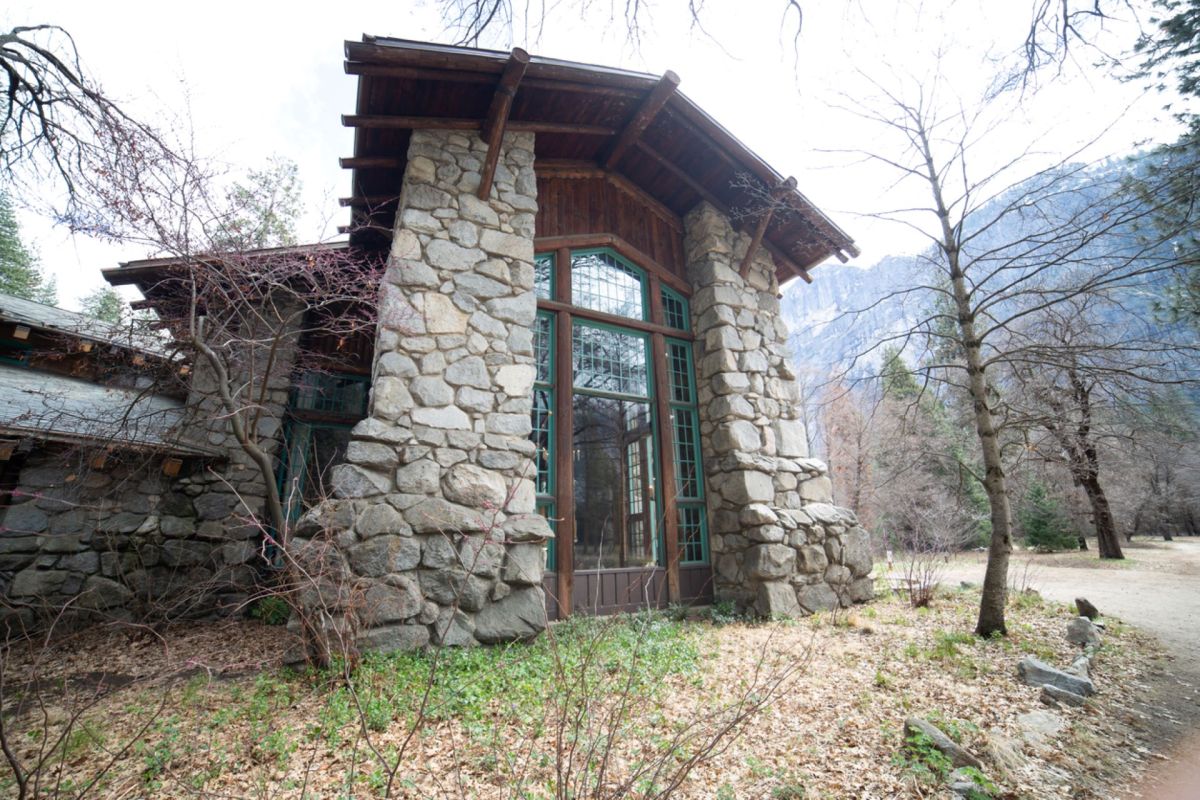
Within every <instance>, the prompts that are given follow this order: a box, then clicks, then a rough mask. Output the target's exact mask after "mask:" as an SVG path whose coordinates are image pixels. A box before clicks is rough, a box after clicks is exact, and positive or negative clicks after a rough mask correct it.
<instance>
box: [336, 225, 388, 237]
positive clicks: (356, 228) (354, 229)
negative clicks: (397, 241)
mask: <svg viewBox="0 0 1200 800" xmlns="http://www.w3.org/2000/svg"><path fill="white" fill-rule="evenodd" d="M337 231H338V233H362V232H363V231H370V232H372V233H375V234H378V235H380V236H386V237H387V238H389V239H391V238H392V237H393V236H394V235H395V233H394V232H393V231H392V229H391V228H389V227H387V226H386V225H364V224H358V225H338V227H337Z"/></svg>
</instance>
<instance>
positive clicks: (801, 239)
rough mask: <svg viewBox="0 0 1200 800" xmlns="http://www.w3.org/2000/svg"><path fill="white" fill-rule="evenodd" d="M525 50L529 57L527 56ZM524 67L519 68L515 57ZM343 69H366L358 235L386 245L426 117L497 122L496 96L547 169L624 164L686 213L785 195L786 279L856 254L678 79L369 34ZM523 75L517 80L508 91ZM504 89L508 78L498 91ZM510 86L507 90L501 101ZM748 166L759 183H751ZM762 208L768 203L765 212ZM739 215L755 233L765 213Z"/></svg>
mask: <svg viewBox="0 0 1200 800" xmlns="http://www.w3.org/2000/svg"><path fill="white" fill-rule="evenodd" d="M518 62H519V63H518ZM514 65H515V66H517V67H518V69H516V70H514V69H513V67H514ZM345 66H346V72H347V73H348V74H350V75H357V76H359V83H358V100H357V108H356V109H355V113H354V114H353V115H346V116H344V117H343V123H344V124H345V125H347V126H351V127H353V128H354V129H355V136H354V155H353V156H352V157H350V158H343V159H342V165H343V166H344V167H346V168H349V169H353V196H352V197H348V198H343V200H342V204H343V205H346V206H350V207H351V209H352V220H351V221H352V224H351V225H350V226H349V227H348V228H347V230H348V231H349V232H350V240H351V243H353V244H359V245H364V246H369V245H372V244H379V243H380V242H382V241H383V240H384V237H386V236H387V234H388V233H390V231H391V229H392V225H393V222H394V220H395V212H396V204H397V201H398V193H399V191H400V185H401V182H402V179H403V175H404V166H405V161H406V156H407V149H408V140H409V136H410V134H411V132H412V130H414V129H419V128H443V129H445V128H450V129H459V130H482V131H485V137H486V131H487V130H488V129H489V128H491V125H490V124H489V125H485V123H493V122H494V121H495V119H496V115H497V110H496V106H498V105H500V106H503V105H508V104H509V103H510V105H508V107H507V108H505V109H502V110H501V111H500V113H504V112H505V111H507V129H508V130H525V131H534V132H535V133H536V134H537V135H536V144H535V150H536V159H537V160H536V162H535V168H536V169H537V170H538V171H539V173H542V172H545V171H550V170H570V169H575V168H581V169H596V168H597V167H599V168H605V169H611V170H614V171H616V172H618V173H620V174H621V175H623V176H625V177H626V178H628V179H629V180H630V181H632V182H633V183H634V184H635V185H637V186H638V187H640V188H641V189H642V190H644V191H645V192H646V193H648V194H649V195H651V196H652V197H653V198H655V199H656V200H658V201H659V202H661V203H662V204H663V205H665V206H666V207H667V208H669V209H670V210H671V211H672V212H674V213H675V214H677V215H679V216H682V215H684V214H686V213H687V212H688V211H690V210H691V209H692V208H693V207H695V206H696V204H698V203H699V202H700V201H702V200H708V201H709V202H710V203H712V204H713V205H715V206H717V207H718V208H720V209H722V210H723V211H725V212H727V213H729V212H731V211H735V212H736V211H738V210H741V211H743V212H746V211H751V210H755V209H761V208H763V207H764V200H763V198H765V197H771V196H773V197H777V198H782V199H783V203H782V204H780V203H776V204H775V207H776V208H779V207H780V206H781V205H782V206H783V207H784V208H785V210H784V211H779V210H776V211H775V212H774V213H773V214H771V215H770V217H769V224H767V226H766V230H765V233H764V235H763V240H762V241H763V245H764V246H765V247H767V248H768V249H769V250H770V251H771V252H772V253H773V255H774V256H775V260H776V263H777V264H778V265H779V266H780V280H781V282H782V281H783V280H785V279H787V278H791V277H793V276H794V275H802V276H804V277H806V278H807V270H808V269H810V268H812V267H814V266H816V265H817V264H819V263H820V262H822V261H824V260H825V259H827V258H828V257H829V256H836V257H837V258H839V259H841V260H842V261H845V260H846V259H847V257H848V256H856V255H858V248H857V247H855V245H854V241H853V240H852V239H851V238H850V237H849V236H848V235H847V234H846V233H845V232H844V231H842V230H841V229H840V228H838V227H837V225H835V224H834V223H833V222H832V221H831V220H830V219H829V218H828V217H826V216H825V215H824V214H822V213H821V211H820V210H819V209H817V207H816V206H814V205H813V204H812V203H811V202H809V200H808V199H807V198H806V197H805V196H804V195H803V194H801V193H800V192H799V191H798V190H796V189H795V188H794V182H788V181H786V180H785V179H784V177H783V176H782V175H780V174H779V173H778V172H777V171H775V170H774V169H773V168H772V167H771V166H770V165H769V164H767V163H766V162H765V161H763V160H762V159H761V158H759V157H758V156H757V155H755V154H754V153H753V152H752V151H751V150H750V149H749V148H747V147H746V146H745V145H744V144H742V143H741V142H740V141H738V140H737V138H736V137H734V136H733V135H732V134H731V133H729V131H727V130H725V128H723V127H722V126H721V125H720V124H718V123H717V122H716V121H715V120H714V119H712V117H710V116H709V115H708V114H706V113H705V112H704V111H703V109H701V108H700V107H699V106H697V105H696V104H695V103H693V102H692V101H691V100H689V99H688V98H687V97H686V96H684V95H683V94H681V93H679V92H677V91H674V87H675V85H676V84H678V82H679V79H678V78H677V77H676V76H675V75H674V73H671V72H668V73H667V74H666V75H664V76H663V77H662V78H659V77H656V76H653V75H647V74H644V73H639V72H630V71H627V70H621V69H613V68H610V67H602V66H595V65H591V64H581V63H576V62H571V61H560V60H557V59H550V58H541V57H537V56H533V57H530V56H527V55H526V54H525V53H524V52H523V51H520V50H519V49H518V50H514V51H513V53H511V54H510V53H504V52H498V51H494V50H478V49H472V48H465V47H451V46H446V45H436V44H428V43H424V42H412V41H406V40H403V39H393V38H386V37H375V36H364V37H363V41H362V42H346V64H345ZM514 72H515V73H519V74H518V75H517V82H516V88H515V93H513V92H512V91H511V89H510V90H509V91H508V92H507V94H506V93H505V89H504V87H507V86H511V84H512V83H513V81H512V77H513V75H514ZM498 88H499V89H500V91H498ZM502 96H504V101H503V102H499V101H500V98H501V97H502ZM747 177H749V179H750V182H751V183H752V184H754V187H755V188H746V187H745V186H744V184H745V183H746V182H747ZM758 219H759V220H761V216H760V217H759V218H758ZM735 224H739V225H740V227H742V228H743V229H744V230H746V231H747V233H751V232H752V230H751V229H753V228H756V227H758V225H756V218H754V217H747V218H746V220H745V221H744V222H742V223H735Z"/></svg>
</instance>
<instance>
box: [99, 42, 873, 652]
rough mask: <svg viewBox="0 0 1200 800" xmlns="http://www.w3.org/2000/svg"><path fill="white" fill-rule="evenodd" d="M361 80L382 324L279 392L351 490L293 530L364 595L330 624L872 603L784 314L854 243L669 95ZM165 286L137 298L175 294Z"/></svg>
mask: <svg viewBox="0 0 1200 800" xmlns="http://www.w3.org/2000/svg"><path fill="white" fill-rule="evenodd" d="M346 57H347V60H346V71H347V72H348V73H349V74H351V75H355V76H358V82H359V86H358V107H357V108H356V109H355V113H354V114H351V115H346V116H345V117H343V123H344V124H345V125H347V126H351V127H353V128H354V130H355V146H354V153H353V155H351V156H349V157H347V158H345V159H343V166H344V167H346V168H348V169H351V170H352V171H353V172H352V176H353V179H352V186H353V193H352V195H351V196H350V197H347V198H344V199H343V201H342V203H343V205H346V206H349V207H350V208H351V209H352V220H351V224H350V225H349V226H347V228H346V231H347V232H348V234H349V243H348V245H346V246H347V247H349V248H350V250H351V251H353V252H356V253H363V254H378V255H380V256H383V257H386V259H387V270H386V274H385V275H384V278H383V282H382V285H381V286H380V287H379V288H380V293H379V308H378V320H379V322H378V329H377V332H376V336H375V340H374V342H373V343H367V344H366V346H365V347H362V348H359V349H358V350H357V351H356V352H357V353H358V355H359V360H358V362H357V363H356V364H351V366H350V367H347V369H346V371H345V372H344V373H341V374H339V373H337V372H333V373H330V372H329V371H328V370H326V371H323V372H322V373H321V374H320V375H311V374H307V373H305V372H304V371H302V370H292V371H291V373H290V375H289V374H286V373H284V372H281V373H280V375H279V377H278V381H279V385H278V387H277V391H278V397H277V398H276V400H275V401H273V402H274V406H273V407H272V408H273V410H272V414H271V415H268V416H269V417H271V418H273V419H276V420H277V427H278V432H279V445H280V449H278V450H277V452H278V454H279V456H280V459H279V460H280V461H281V473H282V476H283V480H284V482H285V483H286V482H291V484H292V485H298V483H297V482H300V483H303V481H304V480H305V479H306V478H305V476H307V475H311V474H317V473H320V474H328V475H329V476H330V478H331V483H332V488H333V496H332V497H330V496H327V495H321V496H319V497H318V496H316V495H314V496H313V497H312V498H311V502H306V503H305V502H302V503H300V505H301V506H304V507H297V508H296V509H295V510H296V513H297V516H299V519H298V521H297V524H296V527H295V537H296V538H295V542H294V544H295V549H296V552H312V553H317V552H319V553H320V554H321V557H322V558H323V559H324V560H325V561H324V563H325V565H326V567H328V568H329V570H328V573H327V574H329V575H331V576H332V577H333V578H336V580H334V581H331V582H329V583H327V584H326V585H323V586H322V587H320V589H319V590H317V591H314V592H313V597H312V598H311V599H312V602H313V603H321V604H323V605H324V607H325V608H327V609H328V608H331V607H333V608H336V607H337V606H339V605H342V604H345V605H348V604H350V603H351V602H352V601H351V600H350V599H348V598H349V597H351V596H353V597H354V598H355V599H354V600H353V603H354V604H355V613H356V614H357V615H358V616H359V618H360V623H361V630H359V631H358V632H357V633H356V635H359V636H361V639H362V642H363V644H365V645H366V646H373V647H383V648H397V647H415V646H421V645H423V644H425V643H427V642H431V641H432V642H437V643H449V644H464V645H466V644H474V643H476V642H494V641H501V640H508V639H514V638H524V637H528V636H532V635H534V634H536V633H537V632H538V631H540V630H541V629H542V628H543V627H544V626H545V624H546V622H547V620H548V619H555V618H561V617H564V616H567V615H570V614H573V613H612V612H616V611H621V610H632V609H637V608H644V607H647V606H651V607H665V606H666V605H668V604H671V603H681V604H689V603H708V602H711V601H713V600H714V599H716V600H731V601H733V602H735V603H736V604H737V605H738V606H739V607H740V608H741V609H743V610H749V611H753V612H757V613H760V614H763V615H794V614H800V613H806V612H812V611H815V610H817V609H825V608H832V607H835V606H838V605H848V604H850V603H852V602H861V601H864V600H866V599H869V597H870V596H871V582H870V579H869V577H868V575H869V573H870V570H871V556H870V550H869V546H868V537H867V534H866V532H865V531H863V530H862V529H861V528H860V527H858V525H857V524H856V522H855V519H854V516H853V514H852V513H850V512H849V511H846V510H844V509H839V508H836V507H834V506H833V505H832V504H831V485H830V481H829V478H828V475H827V472H826V469H825V467H824V465H823V464H822V463H821V462H820V461H817V460H815V459H812V458H810V457H809V454H808V452H807V444H806V442H807V438H806V435H805V431H804V429H803V425H802V423H801V422H800V420H799V418H798V414H797V409H796V401H797V392H796V385H795V382H794V375H793V373H792V369H791V367H790V365H789V363H788V357H787V330H786V327H785V325H784V323H783V320H782V319H781V317H780V313H779V292H780V285H781V284H782V283H783V282H785V281H788V280H792V279H795V278H800V279H801V280H804V281H810V280H811V277H810V274H809V273H810V270H812V269H813V268H814V267H815V266H817V265H818V264H819V263H821V262H822V261H824V260H825V259H826V258H829V257H830V256H834V257H838V258H842V259H843V260H844V259H845V258H846V255H847V254H851V255H852V254H855V253H856V250H855V248H854V245H853V242H852V241H851V240H850V238H849V237H848V236H847V235H846V234H845V233H843V232H842V231H841V230H840V229H839V228H838V227H837V226H836V225H834V224H833V223H832V222H831V221H830V220H829V219H828V218H827V217H825V216H824V215H823V214H822V213H821V212H820V211H819V210H818V209H816V208H815V207H814V206H813V205H812V204H811V203H810V202H809V201H808V200H807V199H806V198H805V197H804V196H803V195H802V194H800V193H799V192H798V191H797V190H796V188H795V187H796V183H795V181H794V180H793V179H787V180H785V179H784V178H783V177H782V176H781V175H779V174H778V173H777V172H776V171H775V170H773V169H772V168H771V167H770V166H768V165H767V164H765V163H764V162H763V161H762V160H761V159H759V158H758V157H757V156H756V155H754V153H752V152H751V151H750V150H749V149H747V148H746V146H745V145H743V144H742V143H740V142H739V141H738V140H737V139H736V138H734V137H733V136H732V135H731V134H730V133H729V132H728V131H726V130H725V129H724V128H722V127H721V126H720V125H719V124H717V123H716V122H715V121H714V120H712V119H711V118H710V117H709V116H708V115H707V114H705V113H704V111H703V110H701V109H700V108H699V107H697V106H696V105H695V104H694V103H693V102H691V101H690V100H688V99H687V98H686V97H685V96H684V95H683V94H681V93H680V92H679V91H678V90H677V86H678V84H679V79H678V77H677V76H675V75H674V74H673V73H670V72H668V73H667V74H666V75H664V76H662V77H661V78H656V77H654V76H648V75H643V74H639V73H633V72H627V71H623V70H616V69H610V68H605V67H596V66H590V65H584V64H577V63H572V62H564V61H557V60H553V59H544V58H536V57H532V58H531V57H530V56H528V55H527V54H525V53H524V52H523V51H521V50H519V49H517V50H513V51H512V52H511V53H497V52H492V51H485V50H475V49H466V48H458V47H445V46H439V45H429V44H422V43H414V42H407V41H402V40H397V39H387V38H375V37H366V38H365V39H364V41H362V42H347V43H346ZM147 263H148V262H142V263H140V264H131V265H126V266H125V267H122V268H121V269H119V270H113V271H110V273H109V278H110V280H113V281H114V282H122V283H133V284H136V285H138V286H140V287H141V288H142V289H143V291H146V292H149V291H150V290H151V289H152V281H153V280H154V277H153V276H154V271H153V269H151V268H150V267H148V266H147ZM150 266H152V265H150ZM196 379H197V380H199V376H197V378H196ZM289 381H290V382H291V385H292V386H291V390H290V392H289V389H288V382H289ZM318 384H319V385H318ZM305 387H309V388H312V387H316V388H318V389H320V390H321V391H320V392H319V393H318V396H319V397H321V398H323V401H322V403H320V404H319V405H321V406H322V407H325V406H328V407H330V408H333V409H334V410H335V412H336V413H334V414H332V416H330V415H328V414H326V415H325V416H321V415H317V416H313V414H314V410H313V409H312V408H305V405H304V402H302V400H301V399H298V398H303V397H304V396H305V391H304V390H305ZM368 390H369V395H368ZM330 398H333V402H328V401H329V400H330ZM194 406H195V403H193V404H192V407H194ZM326 410H328V408H326ZM211 434H212V435H211V437H210V438H209V440H208V445H209V446H216V447H225V444H224V443H223V441H222V439H221V433H220V431H218V430H213V431H212V432H211ZM231 458H232V460H233V461H236V456H231ZM314 463H315V464H316V466H317V467H319V468H318V469H314V466H313V465H314ZM326 467H328V472H327V473H325V472H324V470H325V468H326ZM206 491H207V490H206ZM251 494H252V493H251ZM297 496H299V497H301V498H302V499H304V498H305V497H306V496H305V494H304V492H299V493H298V494H297ZM203 498H204V494H203V492H201V493H199V494H196V495H195V500H193V505H195V503H198V502H200V501H202V500H203ZM151 513H152V512H151ZM197 514H199V512H197ZM229 528H230V530H231V531H236V530H237V526H235V525H230V526H229ZM185 540H186V539H185ZM188 541H190V540H188ZM237 541H240V540H239V539H238V538H237V534H236V533H231V534H230V538H229V544H234V543H236V542H237ZM226 546H228V545H226ZM345 586H353V587H354V589H355V591H353V592H345V591H343V587H345Z"/></svg>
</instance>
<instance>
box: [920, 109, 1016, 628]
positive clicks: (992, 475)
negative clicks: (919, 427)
mask: <svg viewBox="0 0 1200 800" xmlns="http://www.w3.org/2000/svg"><path fill="white" fill-rule="evenodd" d="M919 136H920V143H921V149H922V155H923V156H924V159H925V169H926V175H925V178H926V180H928V181H929V184H930V188H931V189H932V192H933V201H934V204H935V206H936V209H937V215H938V219H939V220H940V222H941V226H942V239H941V247H942V251H943V253H944V254H945V256H946V266H947V267H948V268H949V273H950V288H951V291H952V292H953V294H954V307H955V310H956V311H957V314H958V320H957V322H958V332H959V337H960V344H961V345H962V348H963V358H964V360H965V361H966V367H967V389H968V391H969V393H970V395H971V404H972V408H973V411H974V416H975V432H976V433H977V434H978V436H979V444H980V448H981V450H982V454H983V467H984V476H983V488H984V491H985V492H986V493H987V497H988V506H989V507H990V510H991V521H992V538H991V541H990V542H989V543H988V558H987V570H986V571H985V572H984V576H983V594H982V597H981V598H980V601H979V620H978V621H977V622H976V624H975V633H976V634H978V635H979V636H984V637H988V636H993V635H995V634H1001V635H1006V634H1007V633H1008V626H1007V625H1006V624H1005V621H1004V610H1005V608H1004V607H1005V604H1006V603H1007V601H1008V558H1009V555H1010V554H1011V553H1012V512H1011V510H1010V508H1009V505H1008V478H1007V476H1005V474H1004V462H1003V459H1002V458H1001V454H1000V442H999V439H998V437H997V434H996V424H995V419H994V417H993V415H992V408H991V406H990V405H988V385H987V377H986V376H985V375H984V364H983V352H982V351H983V342H982V341H981V340H980V338H979V335H978V332H977V331H976V329H975V321H976V320H975V310H974V309H973V308H972V307H971V294H970V290H969V289H968V288H967V281H966V276H965V275H964V274H963V270H962V264H961V261H960V256H961V254H962V253H961V250H960V248H959V232H956V229H955V226H954V225H952V224H951V222H950V208H949V206H947V205H946V201H945V198H944V197H943V195H942V185H941V176H940V174H939V173H938V170H937V166H936V164H935V162H934V158H933V149H932V147H931V145H930V142H929V139H928V137H927V136H926V135H925V131H924V130H921V131H920V132H919Z"/></svg>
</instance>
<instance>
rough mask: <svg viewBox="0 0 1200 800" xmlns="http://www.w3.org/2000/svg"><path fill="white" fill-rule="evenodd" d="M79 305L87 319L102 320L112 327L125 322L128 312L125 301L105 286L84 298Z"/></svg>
mask: <svg viewBox="0 0 1200 800" xmlns="http://www.w3.org/2000/svg"><path fill="white" fill-rule="evenodd" d="M80 305H81V310H82V311H83V313H84V314H87V315H88V316H89V317H95V318H96V319H102V320H104V321H105V322H111V323H112V324H114V325H120V324H121V323H122V322H124V321H125V317H126V313H127V310H128V306H126V305H125V299H124V298H123V297H121V295H119V294H117V292H116V291H115V290H113V289H110V288H109V287H107V286H105V287H101V288H99V289H96V290H94V291H93V292H92V293H91V294H89V295H87V296H86V297H84V298H83V300H82V301H81V303H80Z"/></svg>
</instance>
